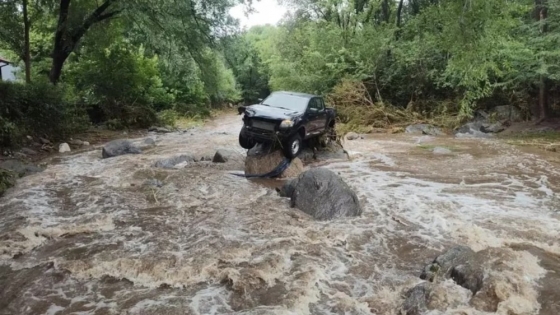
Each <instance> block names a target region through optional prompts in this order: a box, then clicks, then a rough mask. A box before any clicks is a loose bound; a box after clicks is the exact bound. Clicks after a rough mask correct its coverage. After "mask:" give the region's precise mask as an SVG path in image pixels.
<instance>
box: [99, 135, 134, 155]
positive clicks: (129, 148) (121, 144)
mask: <svg viewBox="0 0 560 315" xmlns="http://www.w3.org/2000/svg"><path fill="white" fill-rule="evenodd" d="M140 153H142V151H141V150H140V149H139V148H137V147H136V146H134V145H133V144H132V143H131V142H130V141H128V140H124V139H119V140H113V141H111V142H108V143H107V144H105V146H104V147H103V150H102V156H103V158H104V159H107V158H112V157H115V156H119V155H125V154H140Z"/></svg>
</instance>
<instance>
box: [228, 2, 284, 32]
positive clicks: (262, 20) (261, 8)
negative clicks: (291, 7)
mask: <svg viewBox="0 0 560 315" xmlns="http://www.w3.org/2000/svg"><path fill="white" fill-rule="evenodd" d="M253 9H254V11H255V12H254V13H252V14H250V15H249V16H248V17H247V16H245V12H244V6H243V5H237V6H235V7H233V8H232V9H231V10H230V11H229V13H230V14H231V16H233V17H234V18H236V19H239V20H240V22H241V27H247V28H250V27H252V26H255V25H265V24H272V25H276V24H277V23H278V22H279V21H280V19H281V18H282V17H283V16H284V14H285V13H286V12H287V11H288V10H287V8H286V7H283V6H281V5H279V4H278V0H259V1H257V0H253Z"/></svg>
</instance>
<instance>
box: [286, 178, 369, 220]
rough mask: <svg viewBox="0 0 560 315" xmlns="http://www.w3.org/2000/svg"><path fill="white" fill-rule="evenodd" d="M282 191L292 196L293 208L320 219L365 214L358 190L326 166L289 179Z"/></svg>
mask: <svg viewBox="0 0 560 315" xmlns="http://www.w3.org/2000/svg"><path fill="white" fill-rule="evenodd" d="M280 194H281V195H283V196H285V197H289V198H290V199H291V206H292V207H296V208H298V209H299V210H301V211H303V212H305V213H307V214H309V215H311V216H312V217H313V218H314V219H316V220H320V221H323V220H332V219H336V218H341V217H355V216H360V215H361V214H362V207H361V205H360V201H359V200H358V196H356V193H355V192H354V191H352V189H351V188H350V187H349V186H348V184H346V183H345V182H344V181H343V180H342V178H341V177H340V176H338V175H337V174H335V173H334V172H332V171H331V170H328V169H325V168H314V169H311V170H308V171H305V172H303V173H302V174H301V175H300V176H299V177H298V178H297V179H295V180H292V181H289V182H287V183H286V184H285V186H284V187H283V188H282V189H281V191H280Z"/></svg>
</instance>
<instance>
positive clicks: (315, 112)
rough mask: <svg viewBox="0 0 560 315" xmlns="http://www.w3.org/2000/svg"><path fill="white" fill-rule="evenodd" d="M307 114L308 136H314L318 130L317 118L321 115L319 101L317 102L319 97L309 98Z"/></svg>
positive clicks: (306, 127)
mask: <svg viewBox="0 0 560 315" xmlns="http://www.w3.org/2000/svg"><path fill="white" fill-rule="evenodd" d="M306 116H307V124H306V126H305V129H306V130H305V131H306V133H307V136H313V135H315V133H316V132H317V120H318V117H319V103H318V102H317V98H312V99H310V100H309V105H308V107H307V113H306Z"/></svg>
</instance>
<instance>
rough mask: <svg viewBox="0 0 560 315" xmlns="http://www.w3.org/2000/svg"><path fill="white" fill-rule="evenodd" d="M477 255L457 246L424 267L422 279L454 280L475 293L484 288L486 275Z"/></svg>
mask: <svg viewBox="0 0 560 315" xmlns="http://www.w3.org/2000/svg"><path fill="white" fill-rule="evenodd" d="M479 265H480V264H479V262H478V261H477V257H476V253H475V252H474V251H473V250H472V249H470V248H469V247H466V246H456V247H453V248H451V249H449V250H448V251H447V252H445V253H443V254H441V255H439V256H438V257H436V258H435V259H434V261H433V262H432V263H431V264H429V265H427V266H426V267H424V270H423V271H422V274H421V275H420V279H424V280H427V281H430V282H435V281H437V280H439V279H443V280H445V279H453V280H454V281H455V283H457V284H458V285H460V286H462V287H464V288H466V289H469V290H471V291H472V292H473V294H474V293H476V292H477V291H479V290H480V288H481V287H482V284H483V283H482V280H483V278H484V274H483V272H482V269H481V268H480V267H479Z"/></svg>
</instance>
